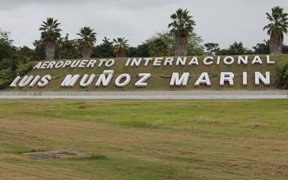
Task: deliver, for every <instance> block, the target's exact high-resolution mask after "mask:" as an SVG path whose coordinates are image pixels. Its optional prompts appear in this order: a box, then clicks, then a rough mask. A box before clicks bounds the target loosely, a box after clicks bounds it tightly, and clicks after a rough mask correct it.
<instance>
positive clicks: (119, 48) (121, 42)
mask: <svg viewBox="0 0 288 180" xmlns="http://www.w3.org/2000/svg"><path fill="white" fill-rule="evenodd" d="M113 42H114V43H115V45H114V46H113V48H114V54H116V57H125V51H127V50H128V48H129V44H127V42H128V40H127V39H125V37H123V38H119V37H118V38H117V39H113Z"/></svg>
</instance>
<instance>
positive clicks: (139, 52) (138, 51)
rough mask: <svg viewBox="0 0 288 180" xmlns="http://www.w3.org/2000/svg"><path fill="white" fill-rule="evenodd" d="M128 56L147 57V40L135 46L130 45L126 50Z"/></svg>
mask: <svg viewBox="0 0 288 180" xmlns="http://www.w3.org/2000/svg"><path fill="white" fill-rule="evenodd" d="M126 56H128V57H149V56H150V53H149V46H148V43H147V42H144V43H142V44H141V45H138V46H137V47H130V48H129V49H128V51H127V52H126Z"/></svg>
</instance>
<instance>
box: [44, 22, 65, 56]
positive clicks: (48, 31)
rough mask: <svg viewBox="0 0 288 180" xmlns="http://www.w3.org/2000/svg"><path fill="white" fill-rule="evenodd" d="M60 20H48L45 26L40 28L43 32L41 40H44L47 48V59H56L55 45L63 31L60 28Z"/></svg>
mask: <svg viewBox="0 0 288 180" xmlns="http://www.w3.org/2000/svg"><path fill="white" fill-rule="evenodd" d="M57 21H58V20H57V19H56V20H54V19H53V18H47V20H46V22H45V21H43V24H42V25H41V27H40V28H39V30H40V31H42V32H41V39H42V40H43V42H44V44H45V46H46V48H45V49H46V59H49V60H51V59H54V55H55V45H56V43H55V42H56V40H57V39H58V38H60V37H61V34H60V32H61V29H60V28H58V26H59V25H60V23H58V22H57Z"/></svg>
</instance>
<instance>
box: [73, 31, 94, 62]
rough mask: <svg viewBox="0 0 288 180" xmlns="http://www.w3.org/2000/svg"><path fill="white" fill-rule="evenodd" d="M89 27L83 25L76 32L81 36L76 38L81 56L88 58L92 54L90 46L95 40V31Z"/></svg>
mask: <svg viewBox="0 0 288 180" xmlns="http://www.w3.org/2000/svg"><path fill="white" fill-rule="evenodd" d="M93 30H94V29H91V28H90V27H83V28H81V29H80V32H79V33H77V35H79V36H80V37H81V38H79V39H78V42H79V46H80V49H81V54H82V57H83V58H90V57H91V55H92V48H93V47H94V43H95V42H96V33H95V32H93Z"/></svg>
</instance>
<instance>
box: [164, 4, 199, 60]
mask: <svg viewBox="0 0 288 180" xmlns="http://www.w3.org/2000/svg"><path fill="white" fill-rule="evenodd" d="M188 13H189V11H188V10H187V9H185V10H183V9H181V8H180V9H178V10H177V11H176V13H174V14H172V15H171V19H172V20H173V22H172V23H170V24H169V25H168V28H172V29H171V30H170V33H172V34H174V35H175V44H176V51H175V55H176V56H186V55H187V45H188V37H189V34H190V33H191V32H192V31H193V29H194V28H193V26H195V25H196V23H195V21H194V20H193V19H192V16H189V15H188Z"/></svg>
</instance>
